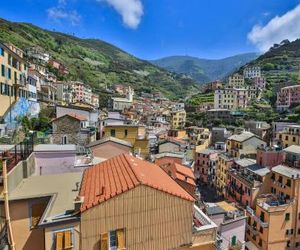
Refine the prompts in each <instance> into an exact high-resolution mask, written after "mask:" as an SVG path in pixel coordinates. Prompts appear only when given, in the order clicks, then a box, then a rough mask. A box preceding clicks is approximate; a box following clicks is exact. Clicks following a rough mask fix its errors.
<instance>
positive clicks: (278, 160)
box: [256, 147, 286, 169]
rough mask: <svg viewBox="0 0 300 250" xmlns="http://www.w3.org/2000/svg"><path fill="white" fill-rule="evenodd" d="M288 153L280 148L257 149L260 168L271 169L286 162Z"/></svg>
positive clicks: (257, 160)
mask: <svg viewBox="0 0 300 250" xmlns="http://www.w3.org/2000/svg"><path fill="white" fill-rule="evenodd" d="M285 156H286V153H285V152H284V151H282V150H281V149H279V148H268V147H261V148H258V149H257V153H256V162H257V164H259V165H260V166H263V167H267V168H269V169H271V168H272V167H275V166H277V165H281V164H282V163H283V162H284V161H285Z"/></svg>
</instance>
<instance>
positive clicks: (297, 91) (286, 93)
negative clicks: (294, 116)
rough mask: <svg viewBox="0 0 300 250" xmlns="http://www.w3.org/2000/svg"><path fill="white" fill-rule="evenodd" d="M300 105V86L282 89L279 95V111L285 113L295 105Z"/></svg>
mask: <svg viewBox="0 0 300 250" xmlns="http://www.w3.org/2000/svg"><path fill="white" fill-rule="evenodd" d="M299 104H300V85H293V86H288V87H284V88H282V89H281V90H280V91H279V92H278V93H277V110H278V111H284V110H287V109H288V108H290V107H291V106H294V105H299Z"/></svg>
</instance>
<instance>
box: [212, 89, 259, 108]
mask: <svg viewBox="0 0 300 250" xmlns="http://www.w3.org/2000/svg"><path fill="white" fill-rule="evenodd" d="M255 98H256V91H255V90H254V89H246V88H225V89H218V90H216V91H215V95H214V108H215V109H229V110H236V109H238V108H246V107H247V106H248V105H249V102H250V101H251V100H253V99H255Z"/></svg>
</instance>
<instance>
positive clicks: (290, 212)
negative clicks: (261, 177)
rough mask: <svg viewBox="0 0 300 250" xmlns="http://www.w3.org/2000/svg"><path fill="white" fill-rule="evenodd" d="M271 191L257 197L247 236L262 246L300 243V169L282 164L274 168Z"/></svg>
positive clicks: (264, 249)
mask: <svg viewBox="0 0 300 250" xmlns="http://www.w3.org/2000/svg"><path fill="white" fill-rule="evenodd" d="M271 179H272V182H271V185H270V187H269V193H268V194H264V195H261V197H260V198H259V199H257V204H256V207H255V209H254V210H253V209H251V208H249V207H247V213H248V215H249V218H248V225H247V233H246V237H247V240H249V241H251V242H252V243H253V244H254V245H256V247H258V248H259V249H262V250H267V249H298V247H300V220H299V219H300V213H299V212H300V207H299V205H300V204H299V203H300V201H299V194H300V190H299V187H300V170H299V169H294V168H290V167H287V166H283V165H279V166H276V167H274V168H272V176H271Z"/></svg>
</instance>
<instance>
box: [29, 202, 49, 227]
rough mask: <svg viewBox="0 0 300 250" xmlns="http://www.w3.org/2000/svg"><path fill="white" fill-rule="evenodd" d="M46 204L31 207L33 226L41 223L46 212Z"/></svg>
mask: <svg viewBox="0 0 300 250" xmlns="http://www.w3.org/2000/svg"><path fill="white" fill-rule="evenodd" d="M45 207H46V204H44V203H38V204H33V205H31V226H32V227H35V226H37V224H38V223H39V221H40V219H41V217H42V215H43V213H44V210H45Z"/></svg>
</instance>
